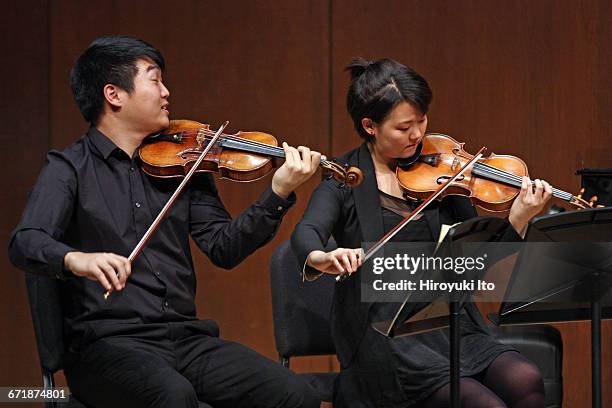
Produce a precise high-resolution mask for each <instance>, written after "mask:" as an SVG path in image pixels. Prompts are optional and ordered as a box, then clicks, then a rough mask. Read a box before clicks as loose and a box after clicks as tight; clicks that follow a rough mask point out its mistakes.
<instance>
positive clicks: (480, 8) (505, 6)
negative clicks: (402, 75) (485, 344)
mask: <svg viewBox="0 0 612 408" xmlns="http://www.w3.org/2000/svg"><path fill="white" fill-rule="evenodd" d="M610 18H611V14H610V5H609V2H605V1H581V2H570V1H543V0H538V1H535V2H534V1H527V0H520V1H505V2H504V1H486V0H465V1H445V0H433V1H427V2H420V1H378V2H370V1H365V0H363V1H353V0H346V1H345V0H337V1H334V2H333V6H332V33H331V36H332V44H333V47H332V61H331V71H332V75H331V81H332V89H333V91H332V116H331V119H332V124H333V125H332V146H333V149H332V150H333V153H334V154H340V153H342V152H343V151H345V150H347V146H353V145H356V144H357V143H358V142H359V138H358V136H357V135H356V133H355V132H354V130H353V128H352V123H351V121H350V119H349V117H348V114H347V113H346V109H345V98H346V91H347V86H348V83H349V75H348V74H347V73H345V72H343V71H342V70H343V68H344V67H345V66H346V65H347V64H348V62H349V61H350V60H351V58H352V57H355V56H363V57H365V58H368V59H378V58H384V57H388V58H393V59H396V60H398V61H401V62H403V63H405V64H406V65H409V66H412V67H413V68H414V69H416V70H417V71H418V72H420V73H421V74H422V75H424V76H425V77H426V78H427V79H428V81H429V83H430V85H431V87H432V89H433V93H434V100H433V103H432V106H431V109H430V112H429V115H428V116H429V130H430V131H437V132H442V133H447V134H449V135H451V136H453V137H455V138H456V139H458V140H461V141H466V142H467V143H466V149H467V150H468V151H472V152H474V151H476V150H478V149H479V148H480V146H482V145H486V146H487V147H488V148H489V151H492V152H495V153H499V154H502V153H506V154H514V155H516V156H519V157H521V158H523V159H524V160H525V161H526V162H527V164H528V166H529V170H530V174H531V175H532V176H534V177H540V178H544V179H546V180H548V181H549V182H551V183H552V184H554V185H555V186H557V187H559V188H562V189H566V190H567V191H572V192H576V191H577V189H578V187H579V183H580V181H579V178H578V177H576V176H574V172H575V170H576V169H578V168H581V167H611V165H612V151H611V150H610V146H611V145H612V132H611V131H610V117H611V115H610V113H611V105H610V96H611V89H612V88H611V87H610V85H611V83H610V73H611V72H612V69H611V68H612V67H611V63H610V58H609V50H608V48H609V46H608V44H609V43H610V39H611V36H610V28H609V26H610V24H609V21H610ZM606 22H608V23H606ZM604 326H605V329H604V333H603V337H602V338H603V339H604V343H605V344H604V346H603V350H604V381H603V383H604V387H605V388H604V401H608V403H611V402H612V387H610V386H609V385H608V384H609V383H610V380H611V379H612V366H611V365H610V364H609V363H610V358H609V356H610V353H611V348H612V344H611V343H610V342H609V341H606V340H605V339H608V338H609V335H610V333H611V330H612V324H611V322H606V323H605V324H604ZM558 327H559V328H560V330H561V331H562V334H563V338H564V342H565V367H564V378H565V403H566V406H571V407H574V406H575V407H586V406H588V405H589V404H590V382H589V381H590V366H589V361H590V360H589V354H588V353H589V350H590V340H589V329H588V325H587V324H583V323H572V324H563V325H558ZM606 356H607V359H606Z"/></svg>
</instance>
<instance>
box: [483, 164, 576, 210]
mask: <svg viewBox="0 0 612 408" xmlns="http://www.w3.org/2000/svg"><path fill="white" fill-rule="evenodd" d="M478 165H479V166H482V167H483V168H487V169H490V170H491V171H492V172H495V173H496V174H499V175H500V176H501V175H503V176H504V177H507V178H508V179H509V180H510V181H512V183H513V184H514V185H515V186H516V187H519V186H520V185H521V184H522V179H521V177H519V176H516V175H514V174H511V173H508V172H505V171H503V170H500V169H498V168H496V167H493V166H490V165H488V164H485V163H478ZM481 170H482V169H481ZM485 171H486V170H485ZM552 192H553V194H554V195H555V197H559V198H561V199H565V200H568V201H569V200H570V199H572V198H573V195H572V194H570V193H568V192H565V191H563V190H559V189H558V188H555V187H552Z"/></svg>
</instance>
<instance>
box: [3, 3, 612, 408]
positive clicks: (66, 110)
mask: <svg viewBox="0 0 612 408" xmlns="http://www.w3.org/2000/svg"><path fill="white" fill-rule="evenodd" d="M2 3H3V12H2V14H1V16H0V27H1V28H0V30H1V33H2V37H1V39H0V56H1V58H2V64H0V73H1V78H2V98H1V99H0V115H1V117H2V122H3V123H4V125H3V127H2V130H0V140H1V143H0V168H1V169H2V173H3V177H2V181H1V183H2V185H1V186H2V188H1V190H0V191H1V194H2V214H3V216H2V219H1V221H0V237H1V238H0V247H1V248H3V249H2V250H3V251H4V252H3V255H2V256H0V269H1V273H0V276H1V279H2V280H1V283H0V302H1V303H0V304H1V306H2V307H1V308H0V309H1V311H0V315H1V318H0V319H1V320H0V321H1V322H2V330H1V331H0V386H17V385H20V386H24V385H38V384H39V381H40V380H39V379H40V376H39V369H38V360H37V353H36V348H35V342H34V338H33V332H32V326H31V321H30V314H29V310H28V305H27V298H26V292H25V286H24V279H23V273H22V272H21V271H19V270H17V269H15V268H14V267H12V266H11V265H10V264H9V262H8V260H7V256H6V250H5V249H4V248H6V245H7V240H8V236H9V233H10V231H11V230H12V229H13V228H14V226H15V225H16V223H17V221H18V219H19V216H20V214H21V211H22V209H23V206H24V203H25V199H26V194H27V192H28V190H29V188H30V187H31V185H32V184H33V183H34V181H35V179H36V175H37V174H38V172H39V170H40V168H41V166H42V164H43V159H44V156H45V152H46V151H47V150H49V149H50V148H64V147H65V146H67V145H68V144H69V143H71V142H72V141H73V140H75V139H76V138H77V137H79V136H80V135H81V134H82V133H83V131H84V130H85V129H86V125H85V124H84V123H83V121H82V119H81V117H80V114H79V113H78V111H77V108H76V106H75V105H74V103H73V101H72V96H71V94H70V90H69V87H68V83H67V79H68V72H69V69H70V67H71V65H72V63H73V62H74V60H75V58H76V57H77V56H78V54H79V53H80V52H81V51H82V50H83V49H84V48H85V47H86V46H87V45H88V44H89V43H90V42H91V41H92V40H93V39H94V38H96V37H98V36H101V35H108V34H127V35H133V36H136V37H140V38H143V39H145V40H147V41H149V42H151V43H152V44H154V45H155V46H156V47H158V48H159V49H160V50H161V51H162V53H163V54H164V55H165V57H166V60H167V70H166V72H165V82H166V84H167V85H168V87H169V88H170V91H171V107H170V110H171V112H172V117H173V118H175V119H178V118H189V119H195V120H199V121H202V122H206V123H210V124H212V126H213V127H216V126H218V125H219V124H220V123H221V122H222V121H224V120H226V119H229V120H231V124H230V130H231V132H232V133H233V132H235V131H238V130H261V131H266V132H269V133H272V134H274V135H276V136H277V138H278V139H279V140H286V141H288V142H289V143H291V144H293V145H299V144H304V145H308V146H310V147H312V148H314V149H320V150H321V151H323V152H325V153H327V154H328V155H340V154H341V153H343V152H344V151H346V150H348V149H349V148H352V147H353V146H355V145H356V144H357V143H358V142H359V139H358V137H357V136H356V134H355V133H354V131H353V130H352V125H351V122H350V120H349V117H348V115H347V114H346V112H345V108H344V103H345V94H346V88H347V85H348V74H347V73H345V72H343V68H344V66H345V65H346V64H347V63H348V62H349V61H350V59H351V57H353V56H364V57H366V58H369V59H375V58H382V57H390V58H394V59H397V60H399V61H401V62H403V63H405V64H407V65H410V66H412V67H413V68H415V69H416V70H417V71H418V72H420V73H422V74H423V75H424V76H425V77H426V78H427V79H428V80H429V82H430V85H431V86H432V88H433V90H434V102H433V105H432V107H431V110H430V114H429V123H430V127H429V130H430V131H439V132H443V133H447V134H450V135H452V136H453V137H455V138H456V139H458V140H465V141H467V146H466V148H467V150H468V151H470V150H471V151H475V150H477V149H478V148H479V147H480V146H481V145H486V146H487V147H488V148H489V151H492V152H495V153H500V154H501V153H508V154H514V155H517V156H519V157H521V158H523V159H524V160H525V161H526V162H527V164H528V165H529V170H530V174H531V175H532V176H534V177H540V178H544V179H546V180H548V181H549V182H551V183H552V184H553V185H555V186H556V187H559V188H562V189H564V190H566V191H572V192H575V191H577V189H578V187H579V179H578V177H577V176H574V172H575V170H576V169H578V168H582V167H612V152H611V146H612V132H611V122H610V118H611V116H612V115H611V106H612V105H611V97H612V92H611V89H612V88H611V85H612V84H611V81H610V73H611V72H612V66H611V65H612V63H611V58H610V42H611V39H612V38H611V30H612V28H611V27H612V24H611V22H612V13H611V10H610V8H611V4H612V3H611V2H609V1H607V0H590V1H570V0H557V1H543V0H521V1H514V0H512V1H487V0H474V1H467V0H462V1H450V0H448V1H443V0H429V1H405V0H404V1H380V0H379V1H367V0H363V1H348V0H334V1H331V0H328V1H324V0H320V1H310V0H291V1H282V0H278V1H257V2H255V1H227V0H226V1H223V2H221V1H217V2H213V1H196V0H192V1H188V0H182V1H151V0H147V1H144V0H143V1H126V0H117V1H102V0H91V1H79V0H57V1H51V0H48V1H44V0H22V1H20V2H12V1H3V2H2ZM269 182H270V178H269V177H268V178H266V179H265V180H262V181H259V182H256V183H252V184H248V185H244V184H240V185H238V184H233V183H230V182H219V188H220V190H221V194H222V198H223V199H224V202H225V204H226V205H227V207H228V208H229V210H230V211H231V212H232V213H233V214H238V213H239V212H240V211H241V210H242V209H243V208H244V207H245V206H246V205H247V203H250V202H252V201H254V200H255V199H256V198H257V197H258V195H259V193H260V192H261V191H262V190H263V189H264V188H265V187H266V185H267V184H268V183H269ZM317 182H318V181H317V180H314V179H313V180H311V181H310V182H309V183H308V184H307V185H305V186H304V187H302V188H301V189H300V190H299V191H298V203H297V205H296V206H295V208H293V209H292V210H291V211H290V213H289V214H288V215H287V217H286V218H285V222H284V223H283V226H282V228H281V230H280V232H279V234H278V236H277V237H276V239H275V240H274V241H273V242H272V243H271V244H269V245H268V246H267V247H265V248H263V249H261V250H260V251H258V252H257V253H256V254H254V255H253V256H252V257H250V258H249V259H248V260H247V261H246V262H244V263H243V264H241V265H240V266H239V267H237V268H236V269H235V270H233V271H224V270H220V269H218V268H215V267H212V266H211V264H210V262H209V261H208V260H207V259H206V258H205V257H204V256H202V255H199V254H198V255H196V256H195V262H196V265H197V274H198V280H199V286H198V306H199V314H200V316H202V317H209V318H214V319H217V320H218V321H219V323H220V325H221V333H222V336H224V337H225V338H228V339H232V340H236V341H239V342H242V343H244V344H247V345H249V346H250V347H252V348H254V349H256V350H257V351H259V352H261V353H262V354H264V355H266V356H268V357H270V358H276V352H275V348H274V340H273V328H272V317H271V313H272V311H271V301H270V288H269V283H268V280H269V278H268V270H267V264H268V259H269V257H270V254H271V253H272V251H273V249H274V248H275V246H276V245H277V244H278V243H280V242H281V241H282V240H285V239H287V238H288V237H289V235H290V233H291V231H292V229H293V226H294V225H295V223H296V222H297V221H298V220H299V218H300V217H301V215H302V212H303V210H304V208H305V205H306V203H307V200H308V196H309V193H310V192H311V191H312V189H313V188H314V186H315V185H316V183H317ZM485 309H487V310H494V309H495V306H494V305H493V306H492V305H485ZM557 327H558V328H559V329H560V330H561V332H562V334H563V341H564V347H565V353H564V358H565V359H564V386H565V406H567V407H587V406H589V405H590V401H591V397H590V373H591V371H590V358H589V355H590V354H589V353H590V337H589V333H590V327H589V325H588V323H568V324H559V325H557ZM610 338H612V324H611V322H605V323H604V330H603V333H602V339H603V384H604V390H603V400H604V403H606V402H607V403H608V404H610V403H612V386H611V385H610V384H611V383H612V364H610V361H611V360H612V343H611V342H610ZM293 366H294V367H295V369H296V370H297V371H307V370H321V371H326V370H329V369H333V368H336V367H337V363H336V362H335V359H333V358H331V357H316V358H303V359H297V360H296V361H295V362H294V364H293ZM24 406H25V405H24Z"/></svg>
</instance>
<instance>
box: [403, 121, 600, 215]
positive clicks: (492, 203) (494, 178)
mask: <svg viewBox="0 0 612 408" xmlns="http://www.w3.org/2000/svg"><path fill="white" fill-rule="evenodd" d="M463 145H464V143H459V142H457V141H456V140H455V139H453V138H452V137H450V136H447V135H443V134H439V133H430V134H427V135H425V137H423V139H422V141H421V144H420V145H419V146H418V147H417V152H416V153H415V154H414V155H413V156H412V157H410V158H408V159H407V160H400V161H398V165H397V169H396V176H397V179H398V181H399V184H400V186H401V187H402V189H403V190H404V193H405V195H406V196H407V197H408V198H411V199H413V200H424V199H426V198H427V197H429V196H430V195H431V194H432V193H433V192H434V191H436V190H437V189H438V187H440V185H442V184H443V183H445V182H446V181H448V180H449V179H451V177H453V176H454V175H455V174H456V173H457V172H458V171H459V169H460V168H462V167H463V166H464V165H465V164H466V163H467V162H468V161H470V160H471V159H472V158H473V157H474V156H473V155H471V154H469V153H467V152H466V151H465V150H464V149H463ZM527 175H528V171H527V165H526V164H525V162H524V161H523V160H521V159H519V158H518V157H515V156H510V155H496V154H493V153H491V154H490V155H489V156H488V157H486V158H482V159H479V160H478V161H476V162H475V163H474V165H473V166H472V167H471V169H468V170H467V171H466V172H465V173H464V174H462V175H461V177H458V178H457V179H456V180H454V181H453V182H452V183H451V184H450V185H449V186H448V187H447V188H446V189H445V190H444V191H443V192H442V194H441V195H440V197H439V198H440V199H441V198H443V197H444V196H447V195H462V196H466V197H469V198H470V200H471V201H472V204H474V205H476V206H479V207H481V208H484V209H485V210H488V211H492V212H500V211H506V210H509V209H510V207H511V206H512V202H513V201H514V199H515V198H516V197H517V196H518V194H519V192H520V189H521V182H522V176H527ZM552 191H553V196H554V197H557V198H559V199H561V200H564V201H566V202H568V203H569V204H571V205H573V206H575V207H578V208H591V207H593V206H594V204H595V202H596V201H597V197H592V198H591V199H590V200H589V201H588V202H587V201H586V200H584V199H583V198H582V193H583V190H582V191H581V192H580V194H579V195H578V196H574V195H572V194H570V193H567V192H565V191H563V190H559V189H557V188H553V189H552Z"/></svg>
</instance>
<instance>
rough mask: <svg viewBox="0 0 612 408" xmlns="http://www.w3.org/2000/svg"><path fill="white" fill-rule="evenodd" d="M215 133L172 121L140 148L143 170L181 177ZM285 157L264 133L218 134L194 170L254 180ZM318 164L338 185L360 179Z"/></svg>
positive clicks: (325, 163) (357, 173)
mask: <svg viewBox="0 0 612 408" xmlns="http://www.w3.org/2000/svg"><path fill="white" fill-rule="evenodd" d="M214 134H215V132H214V131H212V130H211V129H210V127H209V125H207V124H202V123H199V122H196V121H192V120H172V121H170V125H169V126H168V128H166V129H164V130H163V131H162V132H160V133H158V134H155V135H152V136H149V137H147V138H146V139H145V140H144V143H143V144H142V145H141V147H140V150H139V155H140V160H141V162H142V169H143V171H144V172H145V173H147V174H149V175H151V176H154V177H182V176H184V175H185V174H187V173H188V172H189V170H190V169H191V167H192V166H193V165H194V163H195V162H196V160H197V159H198V158H199V157H200V156H201V154H202V152H203V151H204V149H205V148H206V147H207V146H208V144H209V142H210V141H211V140H212V137H213V135H214ZM284 157H285V151H284V150H283V148H282V147H278V141H277V140H276V138H275V137H274V136H272V135H270V134H267V133H263V132H238V133H236V134H233V135H228V134H225V133H221V134H220V136H219V138H218V140H217V141H216V142H215V143H214V145H213V146H211V147H210V150H209V151H208V153H207V154H206V156H205V157H204V160H202V162H201V164H200V165H199V166H198V168H197V169H196V172H201V171H204V172H214V173H218V174H219V175H220V176H221V177H222V178H227V179H230V180H233V181H240V182H248V181H255V180H258V179H260V178H262V177H264V176H265V175H266V174H268V173H269V172H270V171H272V169H273V168H274V167H276V166H277V164H278V163H277V159H281V158H284ZM320 166H321V167H322V168H323V169H324V173H325V175H326V176H327V177H329V178H334V179H335V180H337V181H338V182H339V183H340V186H344V185H346V186H348V187H356V186H358V185H359V184H360V183H361V182H362V181H363V174H362V172H361V170H359V169H358V168H356V167H348V166H344V167H343V166H341V165H339V164H338V163H335V162H333V161H330V160H321V162H320Z"/></svg>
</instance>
